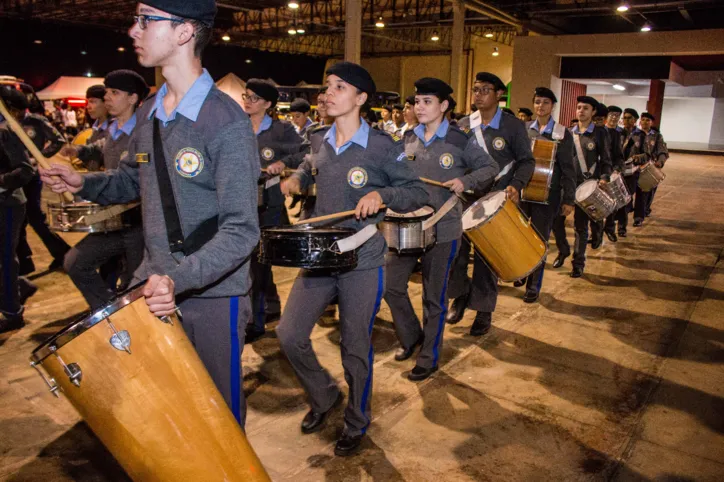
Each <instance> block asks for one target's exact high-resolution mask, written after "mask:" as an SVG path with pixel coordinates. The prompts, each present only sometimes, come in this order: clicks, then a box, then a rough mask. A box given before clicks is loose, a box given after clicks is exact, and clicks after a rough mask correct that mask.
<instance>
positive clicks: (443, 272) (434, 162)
mask: <svg viewBox="0 0 724 482" xmlns="http://www.w3.org/2000/svg"><path fill="white" fill-rule="evenodd" d="M452 92H453V90H452V88H451V87H450V86H449V85H448V84H447V83H445V82H443V81H442V80H440V79H435V78H430V77H426V78H422V79H420V80H418V81H417V82H415V115H416V116H417V118H418V119H419V121H420V124H418V126H417V127H415V128H414V130H410V131H407V133H406V134H405V136H404V138H403V142H404V144H405V153H406V155H407V160H408V164H409V165H410V166H411V167H412V169H413V171H415V173H416V174H417V175H418V176H420V177H424V178H428V179H432V180H434V181H438V182H441V183H443V184H444V185H445V186H446V187H447V189H445V188H442V187H436V186H425V187H426V188H427V191H428V193H429V195H430V203H429V205H430V206H432V207H434V208H435V210H436V211H438V212H439V211H440V210H441V208H444V209H447V208H449V207H450V204H449V203H455V204H453V205H452V209H450V210H449V211H448V212H447V214H445V215H444V216H443V217H442V218H441V219H440V220H439V221H438V222H437V224H436V225H435V228H436V230H437V234H436V239H437V242H436V244H435V245H434V246H433V247H432V248H430V249H429V250H428V251H426V252H425V253H423V254H422V255H419V254H398V253H396V252H395V251H390V252H389V253H388V254H387V259H386V264H385V280H386V285H387V291H386V293H385V301H386V302H387V304H388V305H389V307H390V311H391V312H392V320H393V322H394V324H395V331H396V332H397V339H398V340H399V341H400V349H399V350H398V351H397V353H395V360H398V361H402V360H407V359H408V358H410V357H411V356H412V354H413V353H414V351H415V348H416V347H417V346H419V345H421V346H422V347H421V348H420V353H419V354H418V356H417V363H416V364H415V367H414V368H413V369H412V371H411V372H410V373H409V374H408V378H409V379H410V380H412V381H420V380H424V379H426V378H427V377H429V376H430V375H431V374H433V373H434V372H436V371H437V367H438V362H439V360H440V352H441V349H442V340H443V332H444V329H445V315H446V313H447V293H446V290H447V280H448V276H449V274H450V267H451V266H452V262H453V260H454V259H455V255H456V254H457V251H458V248H459V246H460V238H461V236H462V233H463V228H462V207H461V205H460V203H459V198H458V197H457V195H460V194H461V193H462V192H463V191H465V190H469V189H478V190H485V189H486V188H489V187H490V186H491V185H492V183H493V180H494V179H495V176H496V174H498V172H499V168H498V164H497V163H496V162H495V161H493V159H492V158H491V157H490V155H488V153H486V152H485V150H484V149H483V148H482V147H480V145H479V144H478V142H477V140H476V139H475V136H470V135H469V134H467V133H465V132H463V131H462V130H460V129H459V128H457V127H455V126H451V125H450V123H449V122H448V121H447V120H446V119H445V114H446V113H447V111H448V110H449V109H450V102H449V100H448V99H449V98H450V94H452ZM419 259H421V261H422V286H423V295H422V303H423V316H424V320H423V324H422V328H421V327H420V320H419V319H418V318H417V315H416V314H415V310H414V308H413V307H412V303H411V302H410V297H409V295H408V293H407V283H408V279H409V277H410V275H411V274H412V272H413V270H414V269H415V263H416V262H417V261H418V260H419Z"/></svg>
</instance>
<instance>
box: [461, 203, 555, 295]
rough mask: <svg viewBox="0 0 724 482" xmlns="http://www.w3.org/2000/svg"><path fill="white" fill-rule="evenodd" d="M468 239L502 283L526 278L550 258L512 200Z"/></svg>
mask: <svg viewBox="0 0 724 482" xmlns="http://www.w3.org/2000/svg"><path fill="white" fill-rule="evenodd" d="M494 194H495V193H494ZM490 196H491V195H488V196H486V197H484V198H482V199H480V200H479V201H478V202H476V203H475V204H473V205H472V206H471V207H470V208H468V209H475V207H476V205H477V204H478V203H480V202H482V201H484V200H486V199H488V198H489V197H490ZM463 218H465V215H464V214H463ZM465 235H466V236H467V237H468V239H469V240H470V242H471V244H472V245H473V246H475V249H477V250H478V252H479V253H480V254H481V255H482V256H483V258H484V259H485V261H486V263H487V264H488V266H489V267H490V268H491V269H492V270H493V272H495V273H496V274H497V275H498V278H500V279H501V280H502V281H515V280H518V279H521V278H525V277H526V276H528V275H529V274H530V273H532V272H533V271H534V270H535V269H536V268H537V267H538V266H539V265H540V264H541V263H542V262H544V260H545V257H546V255H547V254H548V245H547V243H546V242H545V241H543V239H542V238H541V237H540V235H539V234H538V232H537V231H536V230H535V228H534V227H533V226H532V225H531V223H530V220H529V219H528V218H527V217H526V216H525V214H524V213H523V212H522V211H521V210H520V208H519V207H518V206H516V205H515V203H514V202H513V201H511V200H510V199H506V200H505V203H504V204H503V205H502V206H501V207H500V208H499V209H498V210H497V212H495V213H493V214H492V215H491V216H489V217H488V219H487V220H486V221H484V222H482V223H481V224H479V225H477V226H475V227H472V228H469V229H466V230H465Z"/></svg>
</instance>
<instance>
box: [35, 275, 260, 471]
mask: <svg viewBox="0 0 724 482" xmlns="http://www.w3.org/2000/svg"><path fill="white" fill-rule="evenodd" d="M142 289H143V286H138V287H136V288H133V289H131V290H129V291H127V292H126V293H125V294H123V295H121V296H120V297H118V298H117V299H116V300H114V301H113V302H111V303H110V304H108V305H107V306H105V307H103V308H101V309H99V310H98V311H96V312H94V313H93V314H91V315H90V316H88V317H87V318H85V319H82V320H80V321H76V322H74V323H71V324H70V325H68V326H66V327H65V328H64V329H63V330H61V331H60V332H58V333H57V334H55V335H54V336H53V337H51V338H50V339H49V340H48V341H46V342H45V343H43V344H42V345H40V346H39V347H38V348H36V349H35V350H34V351H33V354H32V356H31V357H30V360H31V366H33V367H34V368H36V369H37V370H38V372H39V373H40V374H41V376H42V377H43V379H44V380H45V382H46V383H47V384H48V386H49V387H50V390H51V392H53V393H54V394H56V396H57V395H58V391H59V390H60V391H62V392H63V393H64V394H65V396H67V397H68V399H69V400H70V402H71V403H72V404H73V406H74V407H75V408H76V410H78V412H79V413H80V414H81V416H82V417H83V419H85V421H86V422H87V423H88V425H89V426H90V428H91V429H92V430H93V432H95V434H96V435H97V436H98V438H100V439H101V441H102V442H103V443H104V444H105V446H106V447H107V448H108V449H109V450H110V451H111V453H113V455H114V456H115V457H116V459H117V460H118V462H119V463H120V464H121V465H122V466H123V468H124V469H125V470H126V472H127V473H128V475H130V476H131V478H132V479H133V480H136V481H168V482H171V481H174V482H176V481H179V480H224V481H238V482H241V481H268V480H270V479H269V476H268V475H267V473H266V471H265V470H264V467H263V466H262V465H261V462H260V461H259V459H258V458H257V456H256V454H255V453H254V451H253V450H252V448H251V446H250V445H249V443H248V442H247V440H246V437H245V436H244V433H243V432H242V430H241V427H240V426H239V424H238V423H237V421H236V419H235V418H234V416H233V415H232V413H231V411H230V410H229V409H228V407H227V405H226V402H225V401H224V398H223V397H222V396H221V394H220V393H219V391H218V390H217V389H216V386H215V385H214V382H213V381H212V380H211V377H210V376H209V374H208V373H207V372H206V369H205V368H204V366H203V364H202V363H201V360H200V359H199V357H198V355H197V354H196V351H195V350H194V347H193V346H192V345H191V342H189V340H188V338H187V337H186V334H185V333H184V329H183V327H182V326H181V323H180V322H179V321H178V319H177V318H176V316H175V315H174V316H171V317H165V318H164V319H159V318H156V317H155V316H154V315H153V314H152V313H151V312H150V311H149V310H148V307H147V305H146V301H145V300H144V298H143V296H142V294H141V291H142ZM41 366H42V369H41ZM43 370H44V371H45V372H47V373H48V375H49V377H46V376H45V375H44V373H43Z"/></svg>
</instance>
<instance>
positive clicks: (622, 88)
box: [613, 84, 626, 91]
mask: <svg viewBox="0 0 724 482" xmlns="http://www.w3.org/2000/svg"><path fill="white" fill-rule="evenodd" d="M613 88H614V89H616V90H621V91H623V90H626V87H624V86H623V85H621V84H613Z"/></svg>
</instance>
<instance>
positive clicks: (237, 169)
mask: <svg viewBox="0 0 724 482" xmlns="http://www.w3.org/2000/svg"><path fill="white" fill-rule="evenodd" d="M136 12H137V14H136V16H135V20H136V23H135V24H134V25H133V27H132V28H131V29H130V31H129V35H130V36H131V38H133V43H134V46H135V48H136V52H137V55H138V59H139V62H140V63H141V65H143V66H144V67H155V66H158V67H161V73H162V74H163V77H164V78H165V79H166V83H165V84H164V85H163V86H161V88H160V89H159V90H158V93H157V94H156V95H155V96H154V97H152V98H150V99H148V100H147V101H146V102H145V103H144V104H143V106H142V107H141V109H140V110H139V111H138V113H137V120H138V124H137V126H136V130H135V132H134V134H133V138H132V140H131V143H130V144H129V146H128V156H127V157H125V158H124V159H123V160H122V161H121V164H120V166H119V167H118V169H113V170H108V171H106V172H105V173H94V174H90V175H87V176H84V177H81V176H80V175H79V174H77V173H75V172H74V171H71V170H70V169H69V168H67V167H64V166H53V168H52V169H50V170H47V171H46V170H41V175H42V177H43V182H46V183H48V185H50V186H51V187H52V189H53V190H54V191H55V192H64V191H71V192H77V193H79V194H80V195H81V196H83V197H85V198H88V199H91V200H94V201H96V202H100V203H103V204H109V203H126V202H129V201H133V200H135V199H138V198H139V197H140V199H141V206H142V208H143V229H144V235H145V239H146V247H145V251H144V259H143V263H142V264H141V266H140V267H139V268H138V269H137V270H136V276H135V279H136V280H139V281H141V280H147V281H146V283H145V285H144V288H143V294H144V296H145V298H146V303H147V304H148V307H149V309H150V311H151V312H152V313H153V314H154V315H156V316H159V317H161V316H166V315H170V314H173V313H174V312H176V311H177V310H178V311H180V312H181V313H182V315H181V322H182V324H183V327H184V330H185V331H186V333H187V334H188V336H189V339H190V341H191V343H192V344H193V345H194V347H195V348H196V351H197V353H198V354H199V357H200V358H201V361H202V362H203V363H204V365H205V367H206V369H207V370H208V372H209V374H210V375H211V378H212V379H213V380H214V382H215V384H216V386H217V388H218V389H219V391H220V392H221V394H222V395H223V397H224V399H225V401H226V403H227V404H228V406H229V408H230V409H231V412H232V413H233V415H234V417H235V418H236V420H238V422H239V423H240V424H241V426H242V427H243V426H244V422H245V419H246V403H245V400H244V392H243V390H242V370H241V352H242V350H243V348H244V328H245V325H246V322H247V321H248V320H249V316H250V314H251V301H250V299H249V295H248V293H249V290H250V288H251V282H250V280H249V265H250V262H249V257H250V256H251V253H252V250H253V249H254V247H255V246H256V244H257V243H258V242H259V220H258V215H257V209H256V205H257V190H256V187H257V179H258V178H259V172H260V169H261V168H260V166H259V154H258V152H257V149H256V139H255V136H254V131H253V130H252V128H251V122H250V121H249V116H247V115H246V114H245V113H244V111H242V110H241V108H240V107H239V104H237V103H236V102H235V101H234V100H233V99H232V98H231V97H229V96H228V95H226V94H224V93H223V92H221V91H220V90H219V89H218V88H217V87H216V86H215V85H214V80H213V79H212V78H211V75H209V73H208V72H207V71H206V70H205V69H203V67H202V65H201V55H202V53H203V50H204V47H205V46H206V45H207V44H208V42H209V40H210V39H211V37H212V28H213V23H214V17H215V15H216V2H214V1H213V0H194V1H185V2H178V1H175V0H145V1H144V3H142V4H139V5H138V7H137V11H136ZM52 175H56V176H59V177H60V179H58V180H56V179H53V178H51V177H50V176H52ZM177 302H178V306H177Z"/></svg>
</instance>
